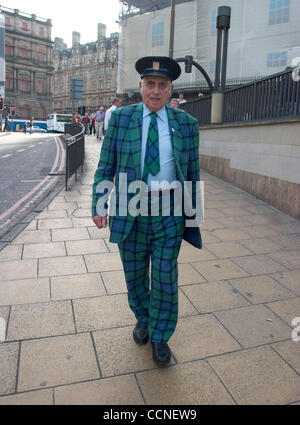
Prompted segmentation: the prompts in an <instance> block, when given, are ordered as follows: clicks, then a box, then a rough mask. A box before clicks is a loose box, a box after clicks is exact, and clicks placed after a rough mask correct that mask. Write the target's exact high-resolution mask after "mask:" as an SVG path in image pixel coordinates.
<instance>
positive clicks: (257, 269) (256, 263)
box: [233, 254, 287, 276]
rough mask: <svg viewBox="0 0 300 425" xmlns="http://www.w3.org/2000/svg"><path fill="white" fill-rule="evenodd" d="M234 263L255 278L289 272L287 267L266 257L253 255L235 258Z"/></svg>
mask: <svg viewBox="0 0 300 425" xmlns="http://www.w3.org/2000/svg"><path fill="white" fill-rule="evenodd" d="M280 255H282V254H280ZM233 261H234V263H235V264H237V265H238V266H240V267H241V268H242V269H244V270H246V272H247V273H249V274H251V275H253V276H255V275H259V274H268V273H276V272H280V271H285V270H287V269H286V267H285V266H283V265H282V264H280V263H278V262H276V261H274V260H272V259H271V258H269V257H268V256H266V255H252V256H249V257H239V258H237V257H235V258H234V259H233Z"/></svg>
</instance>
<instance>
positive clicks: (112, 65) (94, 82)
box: [53, 24, 119, 114]
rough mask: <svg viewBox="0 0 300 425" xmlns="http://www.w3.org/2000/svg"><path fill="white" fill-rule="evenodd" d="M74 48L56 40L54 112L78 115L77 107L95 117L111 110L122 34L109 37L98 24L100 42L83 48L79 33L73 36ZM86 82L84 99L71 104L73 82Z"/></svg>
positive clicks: (74, 33)
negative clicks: (99, 111)
mask: <svg viewBox="0 0 300 425" xmlns="http://www.w3.org/2000/svg"><path fill="white" fill-rule="evenodd" d="M72 39H73V42H72V48H69V49H68V48H66V45H65V44H64V41H63V39H61V38H55V39H54V75H53V112H57V113H71V112H72V109H74V111H75V112H77V108H78V106H85V107H86V111H87V112H88V113H90V114H92V113H94V112H95V111H96V110H97V109H98V108H99V106H104V108H108V107H110V106H111V103H112V100H113V98H114V97H116V87H117V62H118V40H119V34H118V33H113V34H111V36H110V37H108V38H107V37H106V26H105V25H104V24H98V37H97V41H95V42H91V43H87V44H84V45H82V44H80V33H78V32H75V31H74V32H73V37H72ZM72 78H78V79H82V80H83V90H84V93H83V99H82V100H76V101H75V102H74V104H72V100H71V99H70V80H71V79H72Z"/></svg>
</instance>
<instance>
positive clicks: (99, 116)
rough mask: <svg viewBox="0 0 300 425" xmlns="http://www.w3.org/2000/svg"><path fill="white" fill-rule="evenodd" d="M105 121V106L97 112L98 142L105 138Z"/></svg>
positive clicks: (96, 128)
mask: <svg viewBox="0 0 300 425" xmlns="http://www.w3.org/2000/svg"><path fill="white" fill-rule="evenodd" d="M104 120H105V112H104V108H103V106H101V107H100V108H99V111H97V112H96V115H95V130H96V136H97V140H101V139H102V137H103V136H104V133H103V129H104Z"/></svg>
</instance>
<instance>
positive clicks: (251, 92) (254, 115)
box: [182, 69, 300, 125]
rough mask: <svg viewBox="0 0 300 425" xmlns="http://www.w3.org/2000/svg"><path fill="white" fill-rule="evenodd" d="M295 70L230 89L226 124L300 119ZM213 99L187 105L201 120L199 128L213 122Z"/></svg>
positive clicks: (226, 97)
mask: <svg viewBox="0 0 300 425" xmlns="http://www.w3.org/2000/svg"><path fill="white" fill-rule="evenodd" d="M293 71H294V70H293V69H291V70H289V71H284V72H280V73H278V74H275V75H272V76H269V77H267V78H262V79H260V80H257V81H254V82H252V83H248V84H246V85H243V86H241V87H239V88H233V89H230V90H226V91H225V93H224V102H223V121H222V122H223V123H231V122H244V121H261V120H278V119H285V118H293V117H294V118H296V117H299V118H300V83H299V81H296V80H295V79H293ZM211 103H212V99H211V96H205V97H204V99H203V98H202V99H197V100H195V101H192V102H188V103H186V104H185V105H183V106H182V107H183V109H184V110H185V111H186V112H187V113H189V114H191V115H192V116H194V117H195V118H197V119H198V121H199V125H209V124H210V123H211Z"/></svg>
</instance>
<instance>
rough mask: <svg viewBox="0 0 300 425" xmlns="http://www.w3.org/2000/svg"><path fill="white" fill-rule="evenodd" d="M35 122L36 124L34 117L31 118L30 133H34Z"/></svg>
mask: <svg viewBox="0 0 300 425" xmlns="http://www.w3.org/2000/svg"><path fill="white" fill-rule="evenodd" d="M33 124H34V117H32V118H31V120H30V123H29V134H32V132H33Z"/></svg>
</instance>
